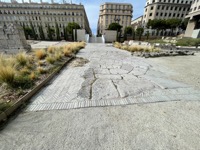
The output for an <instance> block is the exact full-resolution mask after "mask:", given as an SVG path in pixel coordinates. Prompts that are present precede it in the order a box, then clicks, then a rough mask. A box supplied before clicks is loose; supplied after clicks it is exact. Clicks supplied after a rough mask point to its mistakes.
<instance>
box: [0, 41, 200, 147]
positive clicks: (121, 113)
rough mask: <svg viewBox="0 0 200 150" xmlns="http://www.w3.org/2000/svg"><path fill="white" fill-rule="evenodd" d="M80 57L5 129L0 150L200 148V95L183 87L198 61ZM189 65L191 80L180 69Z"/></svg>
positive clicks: (105, 51)
mask: <svg viewBox="0 0 200 150" xmlns="http://www.w3.org/2000/svg"><path fill="white" fill-rule="evenodd" d="M78 57H81V58H78V59H75V60H74V61H73V62H71V64H69V65H68V66H67V67H66V68H65V69H64V70H63V71H62V72H61V73H60V74H59V75H58V76H57V77H55V79H54V80H52V82H51V83H49V85H47V86H46V87H45V88H44V89H42V90H41V92H39V93H38V94H37V95H36V96H34V97H33V98H32V100H31V102H30V104H29V105H28V106H27V107H26V108H25V109H24V110H23V111H22V113H20V114H19V115H18V116H17V117H16V118H14V117H13V118H11V119H10V121H9V122H8V124H7V125H5V126H3V129H2V130H1V131H0V145H3V146H1V147H0V149H2V150H10V149H33V150H34V149H44V150H46V149H58V150H62V149H74V150H77V149H120V150H121V149H142V150H143V149H170V150H171V149H174V150H175V149H187V150H188V149H194V150H196V149H198V148H199V147H200V143H199V141H200V134H199V133H200V126H199V124H200V118H199V115H200V103H199V100H200V90H199V88H198V84H197V85H196V84H195V83H196V82H193V81H191V80H190V79H188V75H189V74H190V75H193V74H195V75H196V76H195V77H199V76H198V74H199V72H198V71H197V70H196V69H197V68H196V69H191V68H192V67H193V64H195V65H198V64H199V55H198V56H186V57H170V58H169V57H168V58H154V59H144V58H137V57H133V56H131V54H130V53H129V52H127V51H122V50H118V49H116V48H113V47H109V46H106V45H103V44H88V45H87V47H86V49H84V50H81V51H80V52H79V53H78ZM176 58H177V60H175V59H176ZM186 60H188V62H187V65H186V68H188V69H190V70H191V71H189V73H186V71H185V72H184V69H183V68H182V67H183V66H185V65H183V64H181V65H177V63H178V62H185V64H186ZM189 60H192V64H189V63H190V61H189ZM173 61H174V63H175V64H176V65H173ZM167 62H168V64H166V63H167ZM195 70H196V72H195ZM179 77H181V78H179ZM189 78H190V76H189ZM198 79H199V78H198ZM133 104H134V105H133ZM99 106H101V107H99ZM106 106H109V107H106ZM88 107H89V108H88ZM74 108H79V109H74Z"/></svg>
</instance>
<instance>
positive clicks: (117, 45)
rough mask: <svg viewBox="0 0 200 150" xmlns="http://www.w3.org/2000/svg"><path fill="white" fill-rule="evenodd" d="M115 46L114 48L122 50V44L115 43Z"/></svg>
mask: <svg viewBox="0 0 200 150" xmlns="http://www.w3.org/2000/svg"><path fill="white" fill-rule="evenodd" d="M113 45H114V47H116V48H119V49H121V47H122V44H121V43H119V42H115V43H114V44H113Z"/></svg>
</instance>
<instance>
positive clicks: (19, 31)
mask: <svg viewBox="0 0 200 150" xmlns="http://www.w3.org/2000/svg"><path fill="white" fill-rule="evenodd" d="M30 49H31V46H30V45H29V44H28V43H27V42H26V39H25V35H24V31H23V28H22V27H21V26H19V25H17V24H15V25H14V24H7V25H6V26H4V27H0V52H4V53H9V54H14V53H17V52H19V50H26V51H29V50H30Z"/></svg>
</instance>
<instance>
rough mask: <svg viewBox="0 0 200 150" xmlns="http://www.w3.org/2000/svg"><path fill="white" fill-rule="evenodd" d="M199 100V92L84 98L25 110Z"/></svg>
mask: <svg viewBox="0 0 200 150" xmlns="http://www.w3.org/2000/svg"><path fill="white" fill-rule="evenodd" d="M180 100H184V101H199V100H200V93H198V94H189V95H188V94H181V95H160V96H158V95H152V96H148V97H140V98H134V97H128V98H124V99H112V100H109V99H108V100H99V101H91V100H86V101H82V102H73V103H66V102H60V103H43V104H32V105H29V106H28V108H27V109H26V111H42V110H43V111H44V110H60V109H75V108H87V107H104V106H119V105H130V104H142V103H155V102H168V101H180Z"/></svg>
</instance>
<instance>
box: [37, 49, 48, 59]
mask: <svg viewBox="0 0 200 150" xmlns="http://www.w3.org/2000/svg"><path fill="white" fill-rule="evenodd" d="M46 55H47V53H46V51H45V50H44V49H39V50H36V51H35V56H36V58H37V59H39V60H41V59H44V58H45V57H46Z"/></svg>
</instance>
